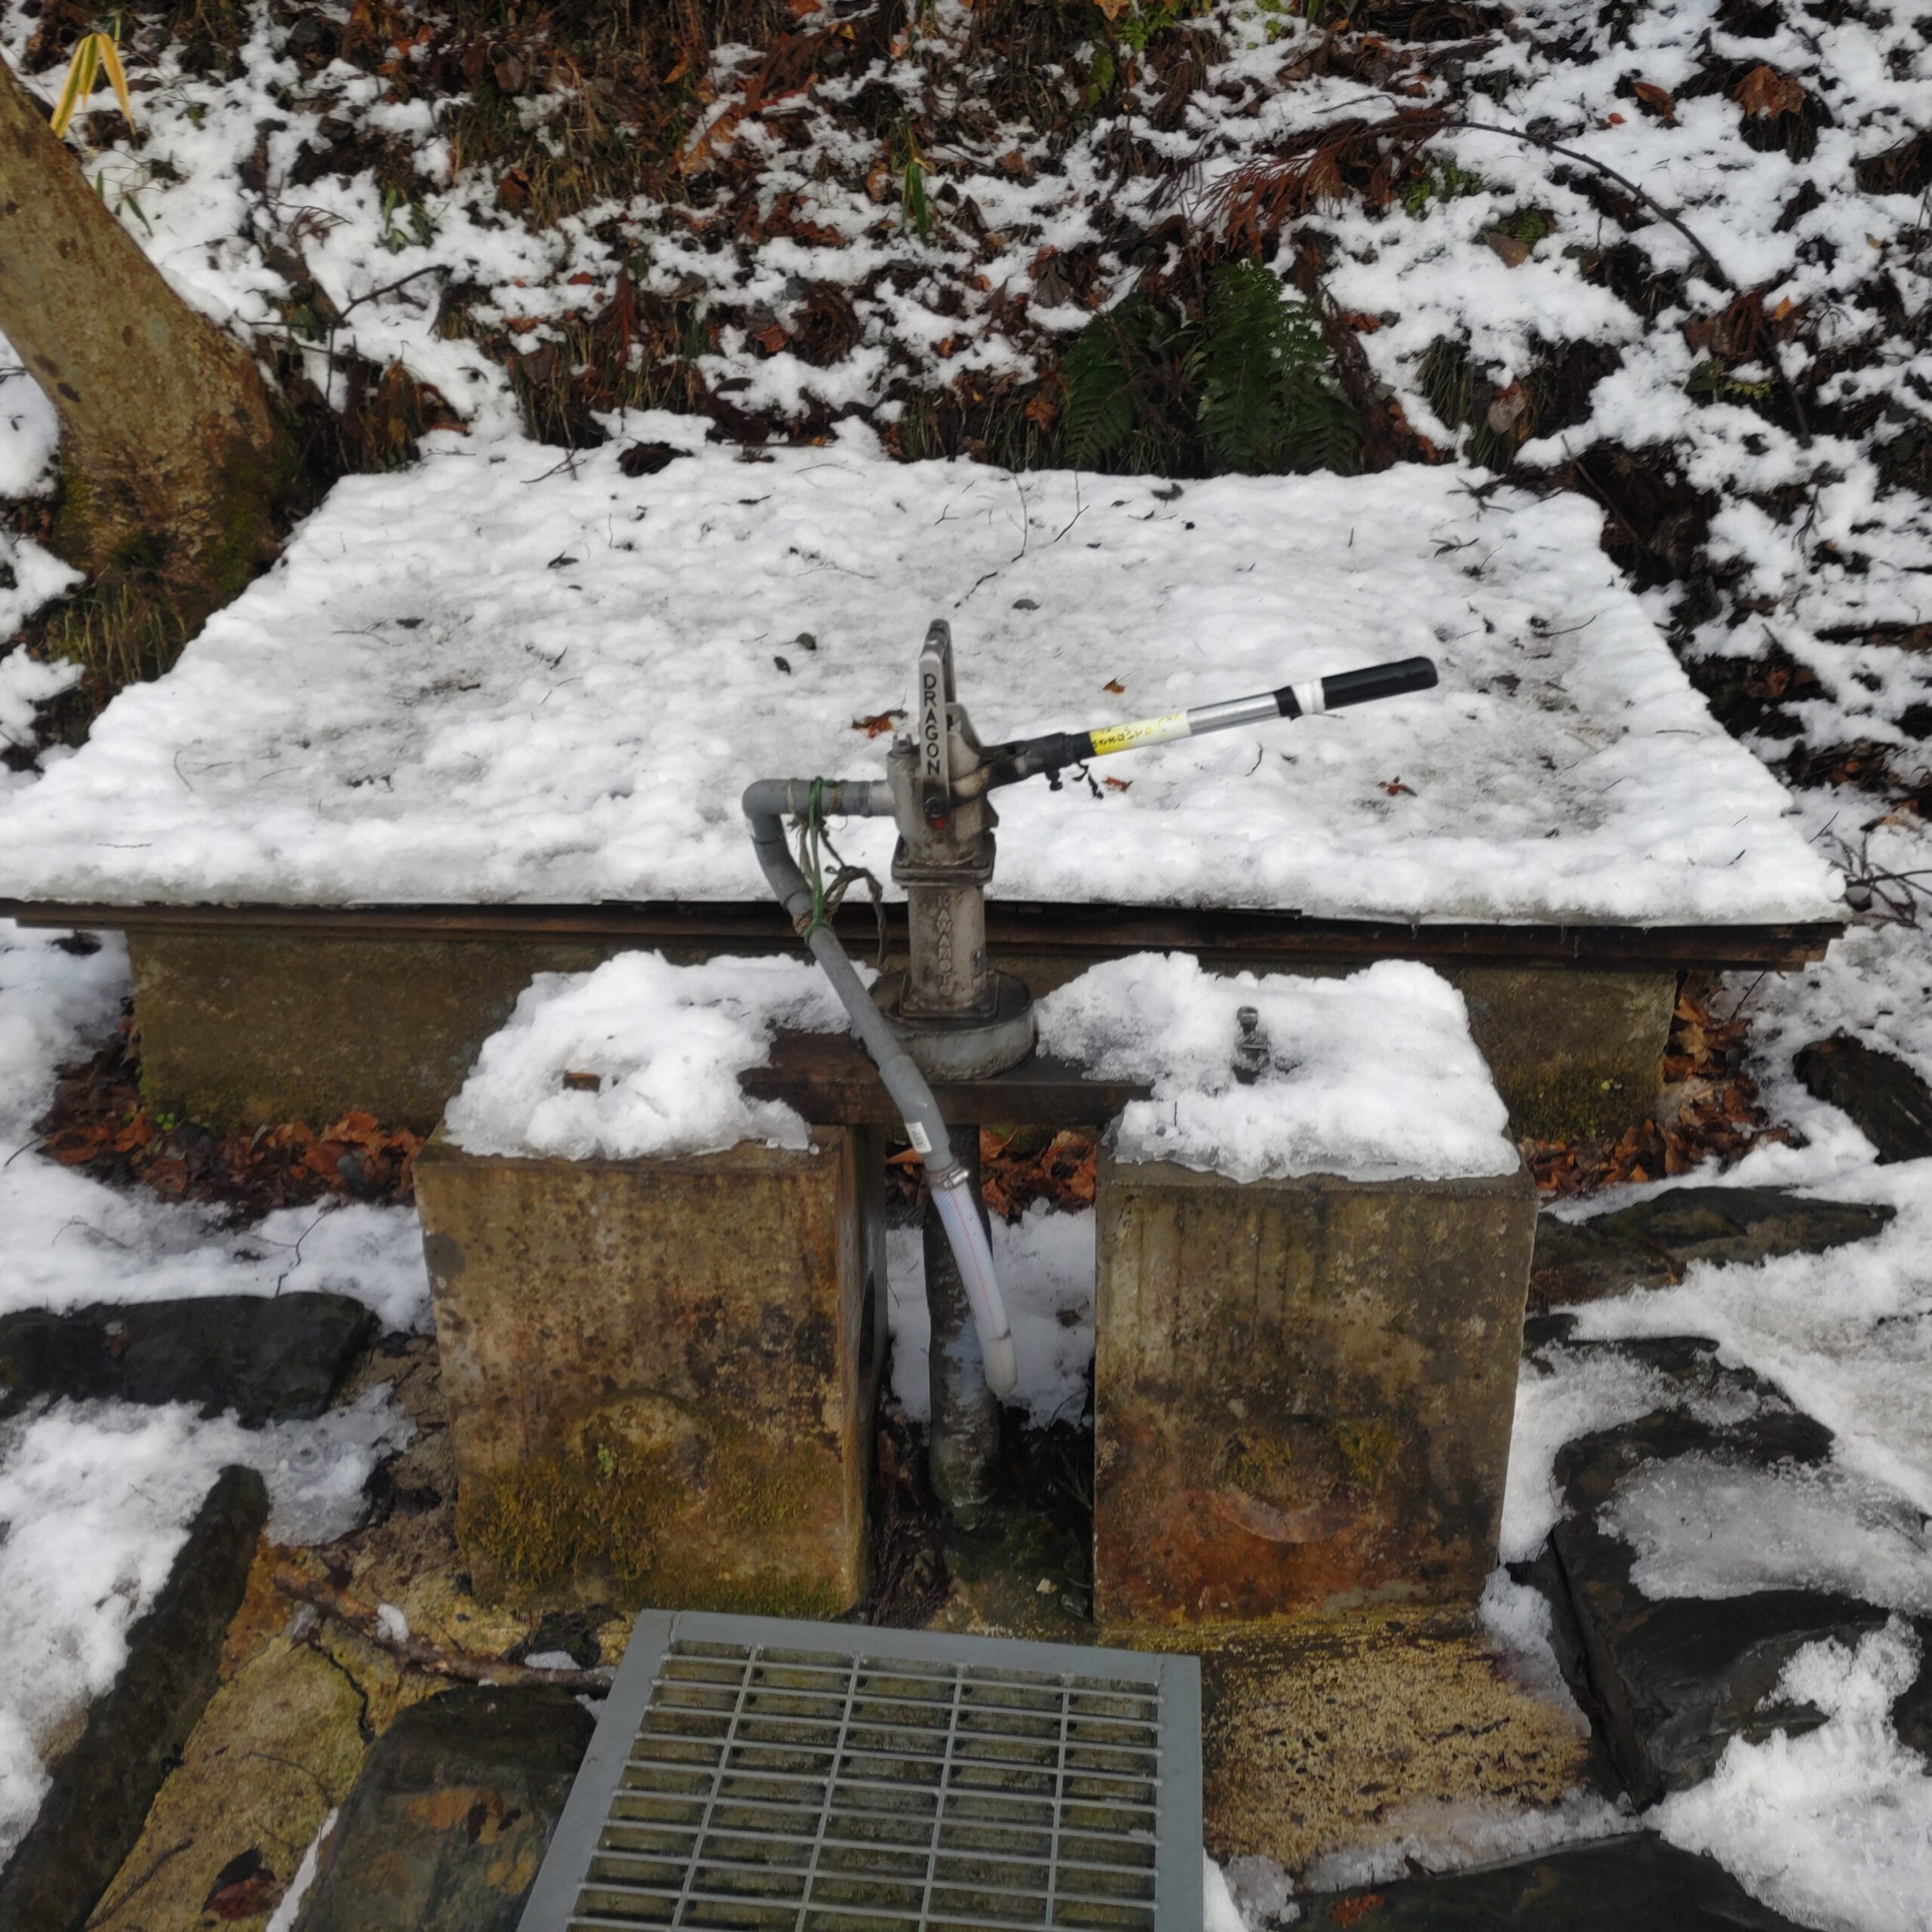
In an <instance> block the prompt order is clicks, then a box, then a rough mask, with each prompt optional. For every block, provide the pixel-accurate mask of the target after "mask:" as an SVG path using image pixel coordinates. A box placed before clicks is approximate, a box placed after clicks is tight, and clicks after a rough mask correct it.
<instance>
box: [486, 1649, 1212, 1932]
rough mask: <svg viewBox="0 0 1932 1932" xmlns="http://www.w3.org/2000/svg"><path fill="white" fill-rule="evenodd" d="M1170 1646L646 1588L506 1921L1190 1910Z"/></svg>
mask: <svg viewBox="0 0 1932 1932" xmlns="http://www.w3.org/2000/svg"><path fill="white" fill-rule="evenodd" d="M1202 1909H1203V1908H1202V1895H1201V1675H1200V1666H1199V1664H1198V1663H1197V1661H1196V1660H1195V1659H1194V1658H1192V1657H1176V1656H1159V1655H1143V1654H1140V1653H1139V1652H1136V1651H1112V1650H1095V1649H1085V1648H1078V1647H1072V1646H1069V1645H1063V1644H1040V1643H1021V1642H1014V1641H1008V1640H1005V1639H1001V1638H982V1637H964V1636H954V1635H946V1634H941V1633H939V1632H930V1631H915V1630H874V1629H866V1628H864V1627H863V1626H859V1625H851V1624H826V1623H795V1622H791V1621H785V1620H777V1619H773V1618H768V1617H720V1616H713V1615H710V1614H704V1613H701V1612H697V1611H679V1612H669V1611H645V1612H644V1613H643V1614H641V1616H640V1617H638V1620H637V1626H636V1628H635V1630H634V1632H632V1636H631V1641H630V1647H629V1649H628V1650H627V1651H626V1652H625V1654H624V1661H623V1665H622V1666H621V1667H620V1669H619V1671H618V1672H617V1681H616V1682H615V1683H614V1684H613V1685H612V1687H611V1696H610V1698H609V1700H608V1702H607V1703H606V1704H605V1707H604V1712H603V1715H602V1717H601V1719H600V1720H599V1721H598V1726H597V1733H596V1735H595V1737H594V1738H593V1739H592V1740H591V1745H590V1749H589V1752H588V1753H587V1754H586V1756H585V1758H584V1761H583V1768H582V1769H581V1770H580V1771H579V1772H578V1774H577V1783H576V1784H575V1786H574V1787H573V1789H572V1790H571V1795H570V1799H569V1801H568V1804H567V1805H566V1806H565V1810H564V1815H563V1817H562V1819H561V1821H560V1822H559V1823H558V1827H557V1832H556V1835H555V1838H553V1839H552V1841H551V1844H550V1849H549V1854H548V1855H547V1856H546V1858H545V1860H544V1862H543V1869H542V1871H541V1872H539V1874H538V1875H537V1882H536V1884H535V1886H534V1887H533V1888H532V1890H531V1894H530V1899H529V1903H528V1905H527V1906H525V1909H524V1914H523V1918H522V1919H521V1922H520V1925H519V1932H587V1928H589V1927H625V1926H635V1927H641V1926H663V1927H688V1926H707V1927H732V1928H734V1932H766V1928H771V1932H779V1928H783V1932H821V1929H823V1932H832V1928H836V1932H913V1929H914V1928H928V1927H929V1928H933V1932H938V1928H940V1927H949V1928H957V1932H981V1928H984V1929H985V1932H995V1928H1005V1927H1015V1928H1019V1927H1041V1926H1045V1925H1056V1926H1058V1925H1066V1926H1075V1925H1094V1926H1106V1927H1114V1928H1118V1932H1200V1927H1201V1914H1202Z"/></svg>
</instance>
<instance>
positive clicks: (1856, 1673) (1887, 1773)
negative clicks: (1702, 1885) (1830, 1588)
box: [1651, 1617, 1932, 1932]
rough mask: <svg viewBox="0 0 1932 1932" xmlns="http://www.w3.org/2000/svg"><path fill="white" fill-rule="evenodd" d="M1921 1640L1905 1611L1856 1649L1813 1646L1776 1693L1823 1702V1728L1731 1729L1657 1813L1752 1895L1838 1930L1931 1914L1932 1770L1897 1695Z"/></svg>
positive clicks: (1857, 1931)
mask: <svg viewBox="0 0 1932 1932" xmlns="http://www.w3.org/2000/svg"><path fill="white" fill-rule="evenodd" d="M1919 1664H1920V1645H1919V1641H1918V1637H1917V1636H1916V1635H1915V1633H1914V1632H1913V1631H1912V1628H1911V1626H1909V1625H1908V1624H1906V1623H1904V1622H1903V1620H1901V1619H1900V1618H1898V1617H1894V1618H1893V1619H1892V1620H1891V1621H1890V1623H1888V1624H1887V1626H1886V1627H1885V1628H1884V1629H1883V1630H1878V1631H1874V1632H1872V1634H1871V1635H1869V1636H1868V1637H1866V1638H1863V1640H1862V1641H1860V1644H1859V1645H1858V1647H1857V1649H1856V1650H1855V1651H1854V1650H1850V1649H1848V1648H1847V1647H1846V1646H1845V1645H1844V1644H1841V1643H1839V1642H1838V1641H1835V1640H1829V1641H1825V1642H1823V1643H1817V1644H1807V1645H1806V1647H1804V1649H1803V1650H1801V1651H1799V1652H1798V1654H1797V1655H1796V1656H1795V1657H1793V1658H1792V1660H1791V1661H1790V1662H1789V1663H1787V1664H1786V1666H1785V1668H1784V1671H1783V1675H1781V1676H1780V1678H1779V1680H1778V1683H1777V1688H1776V1690H1774V1691H1773V1693H1772V1694H1771V1696H1770V1698H1769V1699H1767V1703H1783V1702H1795V1703H1808V1704H1810V1705H1812V1706H1814V1707H1815V1708H1817V1709H1820V1710H1822V1711H1823V1712H1825V1713H1826V1721H1825V1722H1824V1724H1822V1725H1821V1726H1820V1727H1818V1728H1817V1730H1811V1731H1807V1733H1805V1734H1804V1735H1803V1736H1801V1737H1791V1736H1789V1735H1788V1734H1786V1733H1785V1732H1783V1731H1777V1732H1774V1734H1772V1735H1771V1736H1770V1737H1768V1738H1767V1739H1765V1740H1764V1741H1763V1742H1762V1743H1746V1741H1745V1740H1743V1739H1742V1738H1733V1739H1732V1740H1731V1741H1730V1743H1729V1744H1727V1746H1725V1747H1724V1755H1723V1757H1722V1758H1720V1759H1719V1760H1718V1767H1717V1769H1716V1770H1715V1771H1714V1772H1713V1773H1712V1775H1711V1776H1710V1777H1709V1778H1708V1779H1707V1780H1706V1781H1705V1782H1704V1783H1702V1784H1700V1785H1698V1786H1695V1787H1694V1789H1690V1790H1689V1791H1684V1792H1677V1793H1675V1794H1674V1795H1672V1796H1671V1797H1669V1798H1666V1799H1665V1800H1664V1801H1663V1804H1660V1805H1659V1806H1658V1807H1657V1809H1656V1810H1654V1812H1652V1813H1651V1822H1652V1823H1654V1824H1655V1825H1656V1826H1657V1829H1659V1830H1660V1831H1661V1832H1663V1835H1664V1836H1665V1837H1666V1838H1668V1839H1669V1840H1670V1841H1671V1842H1672V1844H1676V1845H1681V1847H1683V1848H1684V1850H1687V1851H1701V1852H1707V1853H1709V1854H1711V1856H1712V1857H1715V1858H1716V1859H1718V1860H1720V1861H1721V1863H1723V1864H1724V1866H1725V1867H1726V1869H1728V1870H1729V1871H1730V1872H1731V1874H1732V1875H1733V1876H1734V1877H1735V1878H1737V1879H1738V1880H1739V1881H1740V1883H1741V1884H1743V1886H1744V1887H1745V1889H1746V1890H1747V1891H1749V1893H1750V1894H1752V1897H1754V1898H1756V1899H1758V1900H1761V1902H1762V1903H1764V1904H1765V1905H1767V1906H1770V1908H1771V1909H1772V1910H1774V1912H1783V1913H1784V1914H1785V1915H1786V1916H1787V1917H1789V1918H1795V1919H1796V1920H1798V1921H1799V1922H1800V1923H1801V1924H1806V1925H1814V1926H1820V1927H1827V1928H1829V1932H1925V1928H1926V1927H1927V1924H1932V1907H1928V1900H1932V1889H1929V1888H1928V1883H1927V1881H1928V1875H1932V1777H1928V1776H1927V1769H1926V1764H1925V1761H1924V1758H1921V1756H1920V1755H1918V1753H1917V1752H1913V1751H1909V1750H1907V1749H1905V1747H1904V1746H1903V1745H1901V1744H1900V1742H1899V1740H1898V1735H1897V1732H1896V1731H1895V1730H1894V1729H1893V1727H1892V1723H1891V1717H1890V1712H1891V1707H1892V1705H1893V1703H1894V1702H1895V1701H1896V1700H1897V1697H1898V1696H1899V1694H1900V1692H1901V1691H1903V1690H1905V1689H1906V1687H1907V1686H1908V1685H1909V1684H1911V1683H1912V1681H1913V1679H1914V1678H1915V1677H1916V1676H1917V1675H1918V1669H1919Z"/></svg>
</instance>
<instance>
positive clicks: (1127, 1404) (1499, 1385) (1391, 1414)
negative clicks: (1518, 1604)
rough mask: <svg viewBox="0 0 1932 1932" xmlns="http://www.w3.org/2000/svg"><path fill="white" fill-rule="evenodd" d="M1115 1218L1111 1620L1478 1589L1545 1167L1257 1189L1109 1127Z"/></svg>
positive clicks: (1101, 1343) (1326, 1609) (1098, 1373)
mask: <svg viewBox="0 0 1932 1932" xmlns="http://www.w3.org/2000/svg"><path fill="white" fill-rule="evenodd" d="M1095 1216H1096V1220H1097V1228H1096V1239H1097V1287H1096V1296H1095V1317H1094V1318H1095V1327H1096V1331H1097V1343H1098V1346H1097V1355H1096V1359H1095V1367H1094V1592H1095V1603H1096V1614H1097V1616H1098V1617H1100V1620H1102V1621H1103V1622H1104V1623H1109V1624H1114V1625H1121V1626H1128V1625H1146V1626H1176V1625H1192V1624H1202V1623H1220V1622H1226V1621H1231V1620H1241V1619H1244V1618H1279V1617H1306V1616H1318V1615H1323V1614H1330V1613H1332V1612H1335V1611H1343V1610H1346V1609H1349V1608H1351V1607H1355V1606H1356V1605H1359V1604H1367V1603H1377V1602H1384V1603H1386V1602H1397V1601H1412V1602H1414V1601H1420V1602H1425V1603H1431V1602H1432V1603H1459V1604H1462V1605H1463V1607H1465V1608H1472V1607H1473V1606H1474V1604H1475V1601H1476V1598H1477V1597H1478V1595H1479V1594H1480V1592H1481V1589H1482V1586H1483V1583H1484V1579H1485V1578H1486V1577H1487V1576H1488V1574H1489V1573H1490V1572H1491V1570H1492V1569H1493V1568H1494V1567H1495V1564H1496V1549H1497V1531H1498V1527H1499V1525H1500V1521H1501V1518H1502V1509H1503V1480H1504V1476H1505V1474H1506V1468H1507V1464H1508V1460H1509V1432H1510V1426H1511V1420H1512V1416H1513V1414H1514V1411H1515V1390H1516V1367H1517V1361H1518V1357H1519V1355H1520V1354H1521V1346H1522V1329H1523V1308H1524V1297H1525V1294H1526V1293H1527V1284H1528V1278H1529V1268H1530V1254H1531V1243H1532V1241H1533V1239H1534V1232H1535V1226H1536V1218H1537V1205H1536V1196H1535V1194H1534V1191H1533V1189H1531V1184H1530V1182H1529V1180H1528V1177H1527V1175H1525V1174H1524V1173H1522V1172H1521V1170H1520V1169H1519V1170H1518V1171H1516V1172H1515V1173H1512V1174H1507V1175H1499V1176H1497V1177H1491V1178H1485V1179H1481V1180H1449V1181H1435V1182H1420V1181H1407V1180H1404V1181H1374V1182H1358V1181H1349V1180H1342V1179H1339V1178H1337V1177H1335V1176H1333V1175H1324V1174H1315V1175H1309V1176H1305V1177H1300V1178H1297V1179H1294V1180H1282V1181H1264V1182H1258V1183H1253V1184H1251V1185H1247V1186H1237V1185H1236V1184H1235V1183H1232V1182H1229V1181H1226V1180H1222V1179H1221V1178H1220V1177H1218V1176H1217V1175H1213V1174H1198V1173H1196V1172H1195V1171H1193V1170H1192V1169H1190V1168H1182V1167H1179V1166H1177V1165H1176V1164H1173V1163H1171V1162H1167V1161H1149V1162H1144V1163H1131V1162H1125V1161H1118V1160H1116V1159H1115V1158H1114V1157H1113V1156H1112V1154H1111V1153H1110V1152H1109V1151H1108V1150H1107V1149H1105V1148H1103V1149H1102V1151H1101V1154H1100V1167H1099V1180H1098V1186H1097V1190H1096V1196H1095Z"/></svg>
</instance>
